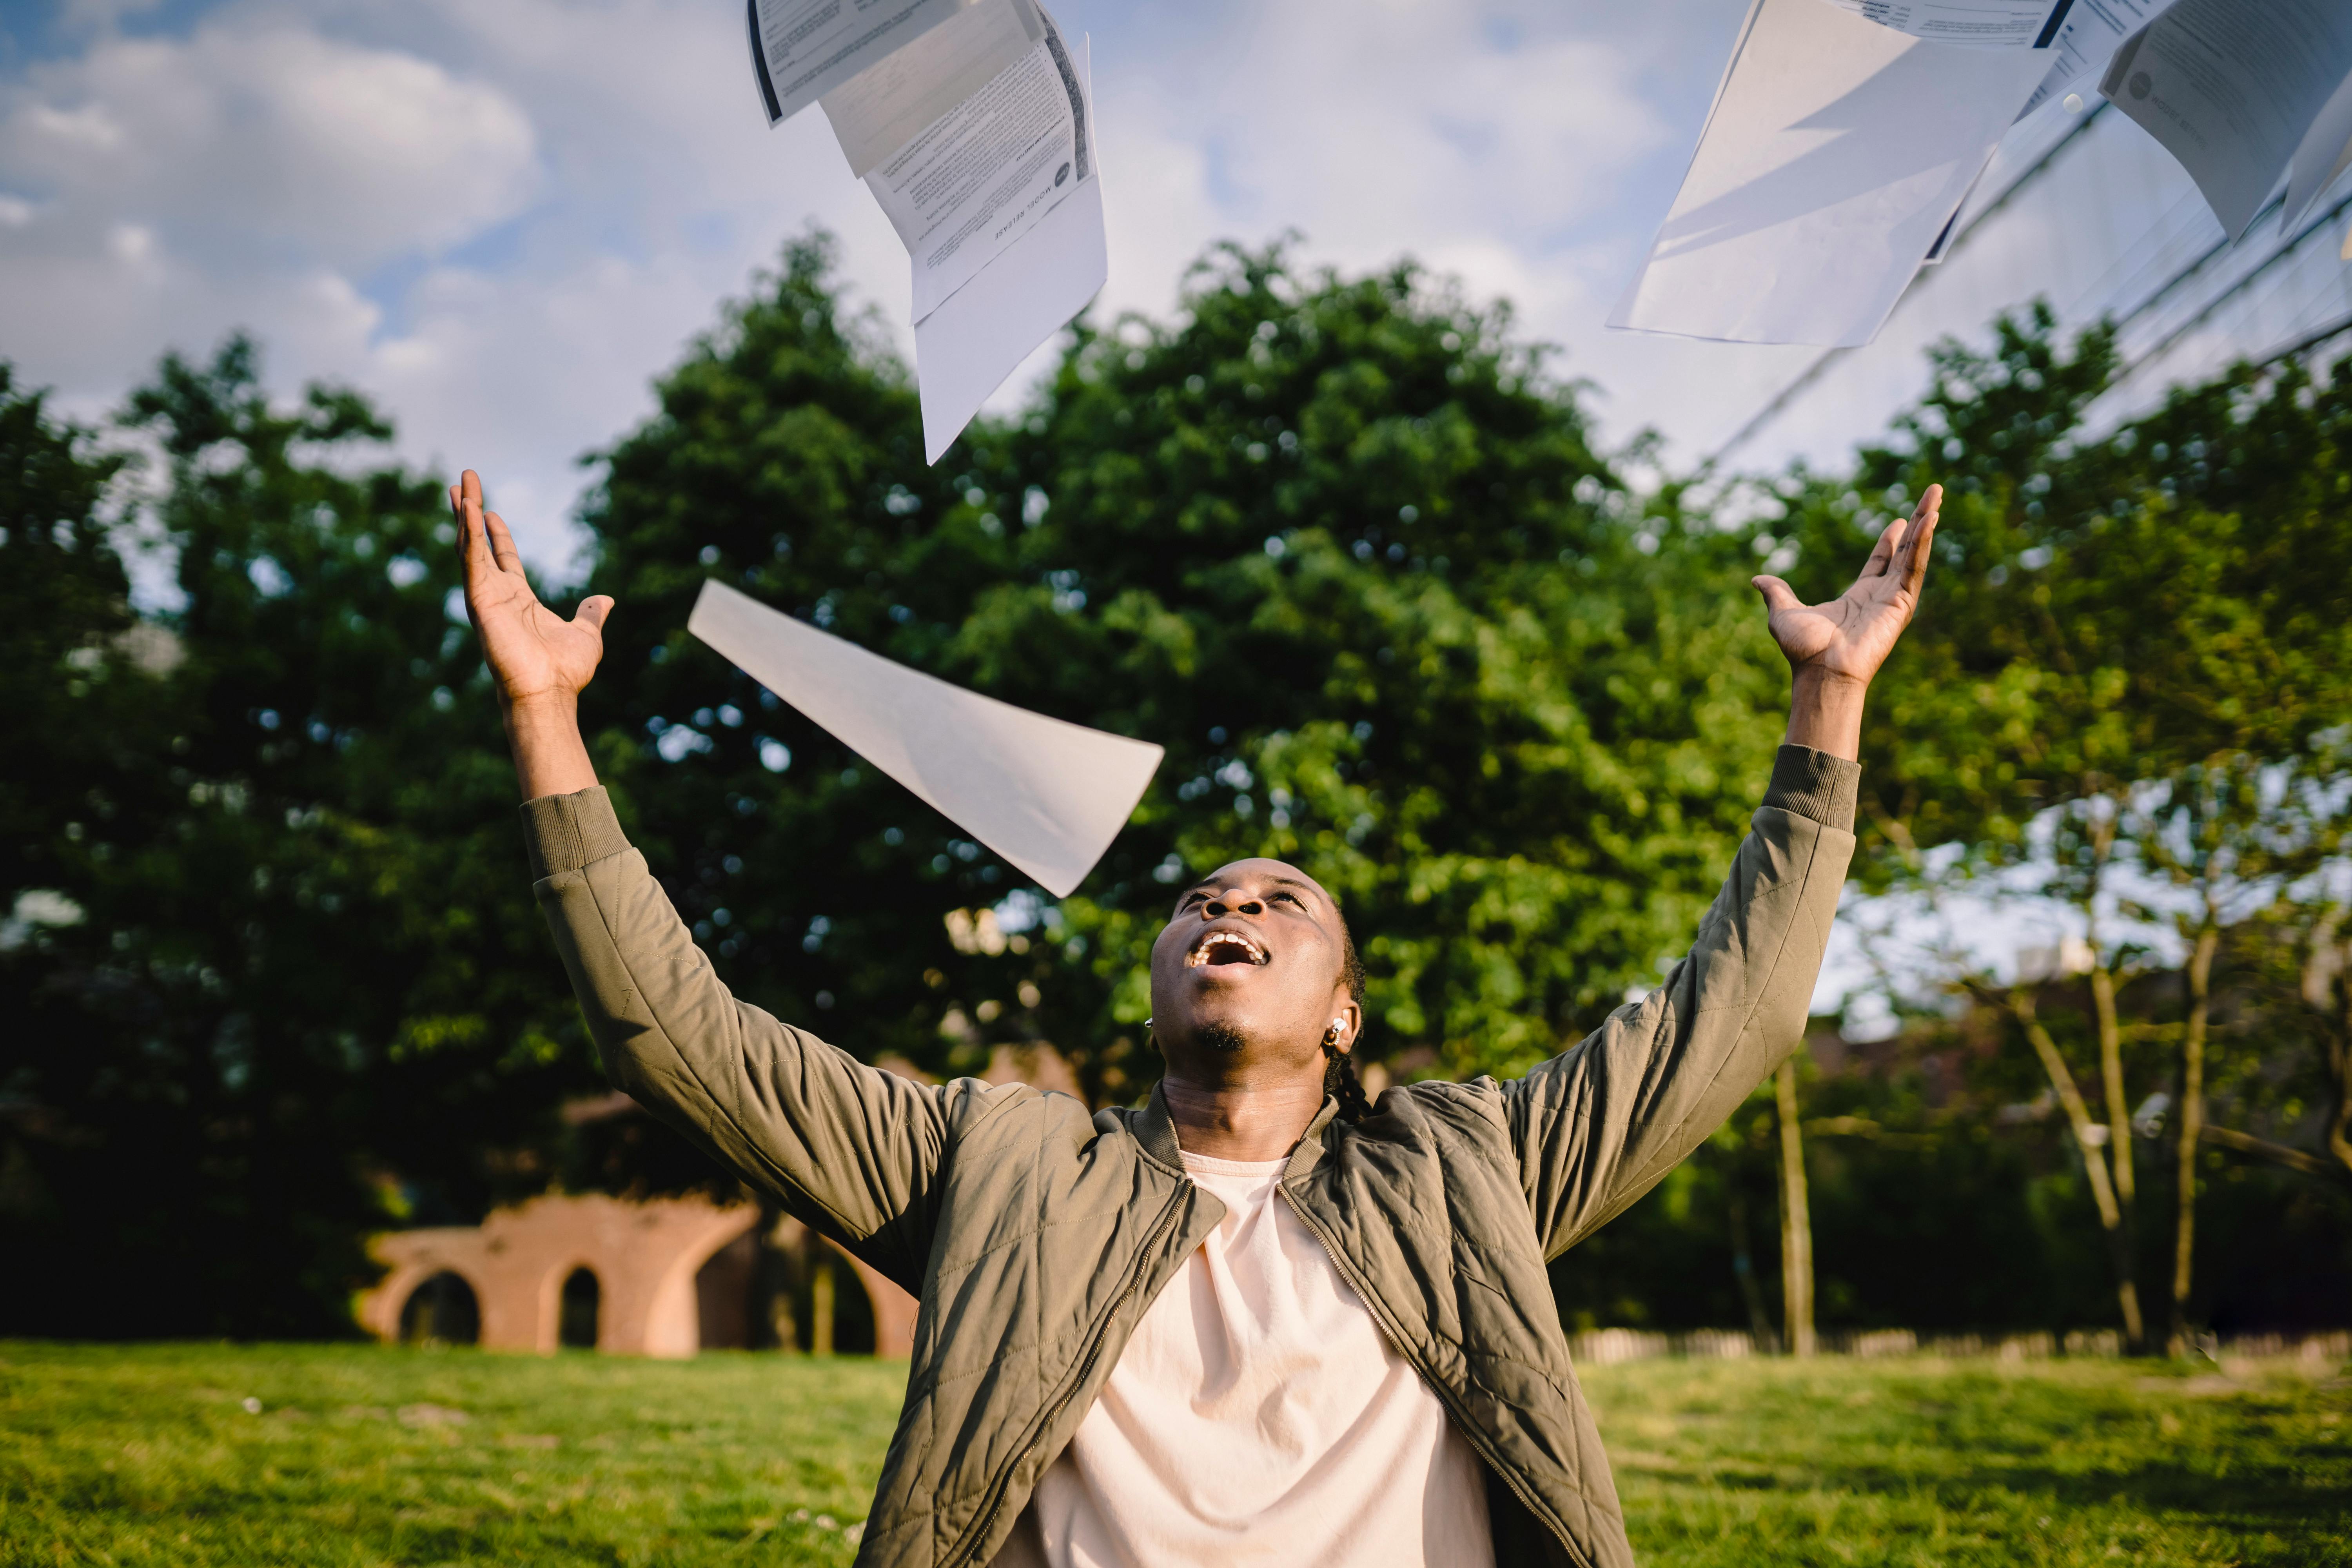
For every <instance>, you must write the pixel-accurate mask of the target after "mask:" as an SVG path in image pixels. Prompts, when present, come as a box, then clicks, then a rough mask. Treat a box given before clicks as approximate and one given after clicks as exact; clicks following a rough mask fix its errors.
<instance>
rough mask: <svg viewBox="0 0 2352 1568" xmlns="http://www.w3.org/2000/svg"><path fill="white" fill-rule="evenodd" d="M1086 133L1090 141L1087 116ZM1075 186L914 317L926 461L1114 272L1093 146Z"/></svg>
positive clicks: (1083, 56)
mask: <svg viewBox="0 0 2352 1568" xmlns="http://www.w3.org/2000/svg"><path fill="white" fill-rule="evenodd" d="M1048 25H1049V26H1050V21H1049V24H1048ZM1075 63H1076V68H1077V71H1078V74H1079V79H1080V80H1081V82H1084V81H1086V80H1087V45H1086V43H1085V41H1084V40H1080V42H1079V46H1078V50H1077V58H1076V62H1075ZM1087 100H1089V101H1090V100H1091V94H1087ZM1086 139H1087V143H1088V144H1089V146H1091V144H1092V143H1093V140H1094V131H1093V124H1092V121H1091V120H1089V121H1088V122H1087V126H1086ZM1070 186H1071V189H1070V191H1069V194H1068V195H1066V196H1064V197H1063V198H1062V199H1061V200H1060V201H1058V202H1056V203H1055V204H1053V205H1050V206H1048V207H1046V208H1045V211H1044V212H1043V213H1042V214H1041V215H1040V216H1036V217H1035V218H1034V220H1033V221H1031V222H1029V223H1028V224H1027V226H1025V228H1024V231H1023V232H1022V233H1020V234H1019V235H1017V236H1016V237H1014V238H1013V240H1012V241H1011V242H1010V244H1009V245H1008V246H1007V247H1006V248H1005V249H1004V250H1003V253H1002V254H1000V255H999V256H998V257H997V258H995V259H994V260H993V261H992V262H990V263H989V264H988V265H987V266H985V267H983V268H981V269H980V270H979V271H978V272H977V273H976V274H974V275H973V276H972V277H971V279H970V280H969V281H968V282H966V283H965V284H964V285H963V287H961V289H957V290H956V291H955V292H954V293H952V294H950V295H949V296H948V297H947V299H946V300H943V301H942V302H941V303H940V306H939V307H938V308H937V309H936V310H932V311H931V312H930V313H929V315H926V316H924V317H923V318H922V319H921V320H919V321H917V322H916V323H915V382H916V387H917V390H918V392H919V394H920V395H921V401H922V409H923V456H924V460H925V461H926V462H932V463H936V462H938V461H939V460H940V457H941V455H942V454H944V453H945V452H946V451H947V449H948V447H950V446H951V445H953V444H954V442H955V438H956V437H958V436H960V435H961V434H962V433H963V427H964V426H966V425H969V424H970V423H971V417H972V416H973V415H975V414H977V413H979V412H980V405H982V403H985V402H987V401H988V397H989V395H990V394H991V393H992V392H994V391H995V390H996V389H997V388H998V387H999V386H1002V385H1003V384H1004V378H1005V377H1006V376H1009V375H1011V374H1013V372H1014V371H1015V370H1017V369H1019V368H1020V365H1021V362H1022V361H1023V360H1024V359H1027V358H1028V357H1029V355H1030V353H1032V352H1033V351H1034V349H1035V348H1036V347H1037V345H1038V344H1040V343H1042V342H1045V340H1046V339H1047V338H1049V337H1052V336H1053V335H1054V334H1055V332H1057V331H1061V330H1062V328H1063V327H1065V326H1066V325H1068V324H1069V321H1070V318H1071V317H1073V316H1075V315H1076V314H1077V313H1078V312H1079V311H1080V310H1085V309H1086V308H1087V302H1088V301H1090V300H1093V299H1094V297H1095V296H1096V295H1097V294H1098V293H1100V292H1101V291H1102V286H1103V284H1104V283H1105V282H1106V281H1108V279H1109V278H1110V246H1109V243H1108V239H1107V237H1106V236H1105V233H1104V228H1103V198H1102V179H1101V174H1100V172H1099V170H1098V169H1097V168H1095V167H1094V166H1093V163H1092V158H1091V154H1090V155H1089V167H1088V171H1087V178H1086V179H1084V180H1073V181H1071V182H1070Z"/></svg>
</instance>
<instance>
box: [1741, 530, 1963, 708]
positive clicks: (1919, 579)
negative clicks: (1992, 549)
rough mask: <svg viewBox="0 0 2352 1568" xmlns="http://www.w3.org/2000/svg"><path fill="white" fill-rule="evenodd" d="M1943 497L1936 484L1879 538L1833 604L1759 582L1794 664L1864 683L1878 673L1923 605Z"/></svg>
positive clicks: (1774, 582) (1776, 634)
mask: <svg viewBox="0 0 2352 1568" xmlns="http://www.w3.org/2000/svg"><path fill="white" fill-rule="evenodd" d="M1943 500H1944V487H1943V486H1941V485H1929V486H1928V487H1927V494H1925V495H1923V496H1921V497H1920V498H1919V506H1918V510H1916V511H1914V512H1913V513H1912V514H1911V515H1910V516H1909V517H1907V518H1897V519H1895V521H1893V522H1890V523H1888V524H1887V525H1886V528H1885V531H1884V532H1882V533H1880V534H1879V536H1878V543H1877V545H1876V546H1875V547H1874V548H1873V549H1872V551H1871V552H1870V559H1869V560H1868V561H1867V562H1865V563H1864V564H1863V568H1862V575H1861V576H1859V577H1857V578H1855V579H1854V580H1853V587H1851V588H1848V589H1847V590H1846V591H1845V592H1844V593H1843V594H1841V595H1838V596H1837V597H1836V598H1834V599H1832V600H1830V601H1829V602H1828V603H1827V604H1822V605H1808V604H1806V603H1804V602H1803V601H1802V600H1801V599H1799V598H1798V597H1797V595H1796V594H1795V592H1794V591H1793V590H1791V589H1790V586H1789V584H1786V583H1783V582H1782V581H1780V578H1778V577H1758V578H1756V579H1754V582H1755V586H1756V589H1757V591H1758V592H1759V593H1760V594H1762V595H1764V604H1765V606H1766V607H1767V608H1768V609H1769V611H1770V612H1771V619H1770V621H1769V623H1768V624H1769V626H1770V627H1771V630H1772V640H1773V641H1775V642H1777V643H1779V644H1780V651H1781V652H1782V653H1784V654H1786V655H1788V657H1789V663H1790V665H1792V666H1793V667H1795V668H1798V669H1801V670H1802V669H1811V670H1814V671H1817V672H1819V673H1821V674H1822V675H1828V676H1834V677H1838V678H1840V679H1846V680H1855V681H1860V682H1863V683H1864V684H1867V683H1868V682H1869V680H1870V678H1871V677H1872V676H1874V675H1875V674H1877V673H1878V667H1879V666H1880V665H1881V664H1884V663H1885V661H1886V656H1887V655H1888V654H1889V653H1890V652H1892V651H1893V650H1894V647H1895V638H1897V637H1901V636H1902V635H1903V628H1904V627H1905V626H1908V625H1910V624H1911V613H1912V611H1914V610H1916V609H1917V608H1918V607H1919V589H1920V585H1921V584H1923V583H1925V582H1926V581H1927V547H1928V546H1929V545H1930V544H1931V543H1932V542H1934V541H1935V538H1936V513H1937V509H1938V508H1940V507H1941V506H1942V504H1943Z"/></svg>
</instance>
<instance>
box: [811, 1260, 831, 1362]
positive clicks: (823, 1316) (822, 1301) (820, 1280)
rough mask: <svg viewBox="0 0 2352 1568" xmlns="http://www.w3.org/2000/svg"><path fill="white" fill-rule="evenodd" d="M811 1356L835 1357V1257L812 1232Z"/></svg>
mask: <svg viewBox="0 0 2352 1568" xmlns="http://www.w3.org/2000/svg"><path fill="white" fill-rule="evenodd" d="M808 1240H809V1249H808V1258H809V1354H811V1355H831V1354H832V1353H833V1289H834V1280H833V1255H832V1254H831V1253H829V1252H827V1251H826V1250H825V1247H824V1242H823V1241H822V1240H820V1239H819V1238H818V1237H817V1234H816V1232H814V1231H811V1232H809V1238H808Z"/></svg>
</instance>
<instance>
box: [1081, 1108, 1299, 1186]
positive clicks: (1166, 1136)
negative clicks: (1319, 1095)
mask: <svg viewBox="0 0 2352 1568" xmlns="http://www.w3.org/2000/svg"><path fill="white" fill-rule="evenodd" d="M1337 1115H1339V1101H1338V1100H1335V1099H1332V1098H1331V1097H1330V1096H1328V1095H1326V1096H1325V1097H1324V1100H1323V1109H1322V1110H1318V1111H1317V1112H1316V1113H1315V1120H1314V1121H1310V1122H1308V1123H1307V1131H1304V1132H1302V1133H1300V1134H1299V1135H1298V1142H1297V1143H1295V1144H1293V1145H1292V1146H1291V1150H1290V1163H1289V1164H1287V1165H1286V1166H1284V1167H1283V1172H1282V1179H1283V1180H1284V1181H1286V1182H1290V1181H1296V1180H1297V1179H1298V1178H1299V1177H1301V1176H1303V1175H1305V1174H1306V1173H1307V1172H1309V1171H1311V1170H1313V1169H1314V1168H1315V1163H1316V1162H1317V1161H1318V1160H1320V1159H1321V1158H1322V1157H1323V1130H1324V1129H1325V1128H1327V1127H1328V1126H1330V1125H1331V1119H1332V1118H1333V1117H1335V1116H1337ZM1127 1126H1128V1131H1129V1133H1130V1134H1132V1135H1133V1137H1134V1139H1135V1141H1136V1142H1138V1143H1140V1144H1141V1145H1143V1152H1145V1153H1146V1154H1149V1155H1150V1156H1151V1158H1152V1160H1153V1162H1154V1163H1158V1164H1161V1165H1165V1166H1167V1167H1168V1168H1169V1169H1170V1170H1171V1171H1172V1172H1175V1173H1177V1174H1179V1175H1181V1174H1182V1173H1183V1171H1184V1146H1183V1144H1182V1143H1181V1142H1178V1140H1177V1137H1176V1119H1175V1118H1174V1117H1173V1116H1171V1115H1170V1114H1169V1112H1168V1096H1167V1095H1166V1094H1165V1093H1164V1092H1162V1090H1161V1089H1160V1085H1158V1084H1156V1083H1155V1084H1153V1085H1152V1086H1151V1098H1150V1099H1149V1100H1145V1101H1144V1102H1143V1109H1142V1110H1139V1111H1138V1112H1136V1114H1135V1116H1134V1117H1133V1118H1132V1119H1131V1120H1130V1121H1129V1122H1128V1124H1127Z"/></svg>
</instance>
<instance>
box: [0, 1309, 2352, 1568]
mask: <svg viewBox="0 0 2352 1568" xmlns="http://www.w3.org/2000/svg"><path fill="white" fill-rule="evenodd" d="M2339 1373H2340V1369H2336V1368H2321V1369H2308V1368H2298V1367H2290V1366H2286V1365H2284V1364H2261V1363H2256V1364H2250V1365H2248V1366H2245V1367H2234V1366H2233V1367H2231V1369H2229V1371H2228V1373H2216V1372H2215V1371H2214V1370H2213V1369H2212V1368H2210V1367H2207V1368H2205V1369H2204V1371H2203V1372H2202V1373H2201V1374H2200V1373H2189V1372H2185V1371H2177V1370H2175V1369H2173V1368H2171V1367H2169V1366H2167V1365H2163V1364H2150V1363H2118V1362H2097V1361H2074V1362H2048V1363H2027V1364H2022V1365H2003V1364H2000V1363H1989V1362H1947V1361H1937V1360H1934V1359H1929V1358H1919V1359H1915V1360H1900V1361H1886V1362H1849V1361H1835V1360H1825V1361H1822V1362H1818V1363H1811V1364H1806V1365H1798V1364H1792V1363H1785V1362H1762V1361H1757V1362H1647V1363H1634V1364H1631V1365H1625V1366H1617V1367H1600V1368H1594V1369H1592V1370H1591V1371H1590V1372H1589V1373H1587V1374H1586V1377H1585V1384H1586V1388H1587V1390H1588V1392H1589V1393H1590V1394H1591V1398H1592V1401H1593V1404H1594V1406H1595V1408H1596V1409H1597V1410H1598V1411H1599V1413H1600V1416H1601V1430H1602V1432H1603V1435H1604V1436H1606V1438H1607V1439H1608V1443H1609V1448H1610V1453H1611V1455H1612V1458H1613V1459H1614V1461H1615V1464H1616V1467H1617V1475H1618V1481H1619V1485H1620V1487H1621V1489H1622V1492H1623V1496H1624V1500H1625V1504H1626V1510H1627V1515H1628V1519H1629V1521H1630V1525H1631V1529H1632V1532H1633V1542H1634V1545H1635V1548H1636V1550H1637V1551H1638V1552H1639V1553H1640V1554H1641V1557H1642V1559H1643V1562H1644V1563H1647V1564H1649V1565H1650V1568H1718V1565H1719V1568H1733V1565H1735V1564H1736V1565H1738V1568H1778V1565H1783V1564H1788V1565H1793V1564H1817V1563H1818V1564H1847V1563H1864V1564H1880V1563H1884V1564H1906V1565H1908V1564H1921V1565H1925V1564H1951V1565H1960V1564H1970V1565H1973V1564H1986V1565H1991V1564H2002V1565H2007V1564H2013V1563H2032V1564H2102V1565H2104V1564H2109V1563H2200V1564H2202V1563H2211V1564H2224V1563H2242V1564H2248V1565H2254V1564H2279V1565H2282V1568H2284V1565H2286V1564H2294V1565H2295V1568H2306V1565H2325V1564H2346V1565H2352V1381H2347V1379H2346V1378H2345V1377H2343V1376H2341V1375H2340V1374H2339ZM904 1377H905V1369H904V1367H903V1365H901V1364H898V1363H877V1362H871V1361H865V1360H860V1359H854V1358H843V1359H839V1360H835V1361H829V1362H826V1361H810V1360H807V1359H803V1358H792V1357H782V1356H755V1355H742V1354H721V1355H713V1356H706V1357H704V1358H702V1359H701V1360H699V1361H695V1362H688V1363H656V1362H640V1361H625V1360H619V1359H613V1358H604V1357H598V1356H592V1355H584V1354H570V1355H564V1356H560V1357H556V1358H553V1359H551V1360H540V1359H536V1358H531V1357H520V1356H499V1355H484V1354H479V1353H477V1352H470V1351H444V1352H415V1351H397V1350H384V1349H378V1348H375V1347H372V1346H285V1345H275V1346H259V1347H232V1346H220V1345H184V1344H174V1345H142V1346H131V1347H115V1346H90V1345H72V1346H68V1345H48V1344H37V1343H27V1342H10V1343H5V1344H0V1563H9V1564H16V1563H120V1564H125V1565H132V1564H150V1563H152V1564H174V1565H179V1564H198V1565H209V1564H221V1565H228V1564H236V1565H238V1568H245V1565H248V1564H257V1563H306V1564H307V1563H322V1564H354V1565H356V1564H373V1563H418V1564H423V1563H507V1564H514V1563H564V1564H571V1563H579V1564H591V1563H593V1564H599V1565H604V1564H638V1563H644V1564H654V1563H659V1564H664V1565H669V1564H681V1565H691V1564H705V1563H709V1564H718V1563H729V1564H733V1563H847V1562H848V1561H849V1559H850V1557H851V1556H852V1554H853V1553H854V1552H855V1542H854V1539H853V1536H852V1533H851V1528H850V1527H852V1526H854V1524H855V1523H856V1521H858V1520H860V1519H861V1518H862V1517H863V1516H864V1514H865V1511H866V1501H867V1499H868V1495H869V1492H870V1489H871V1488H872V1486H873V1483H874V1478H875V1474H876V1470H877V1467H878V1466H879V1464H880V1460H881V1455H882V1449H883V1446H884V1444H885V1442H886V1441H887V1437H888V1435H889V1429H890V1423H891V1417H892V1416H893V1415H894V1414H895V1413H896V1409H897V1405H898V1395H899V1393H900V1388H901V1385H902V1384H903V1381H904ZM254 1405H258V1407H259V1408H258V1411H256V1410H255V1409H254V1408H253V1406H254Z"/></svg>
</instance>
